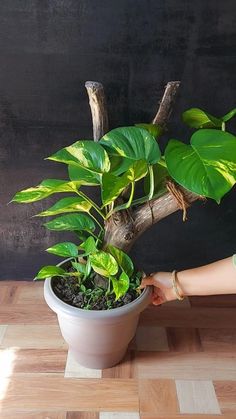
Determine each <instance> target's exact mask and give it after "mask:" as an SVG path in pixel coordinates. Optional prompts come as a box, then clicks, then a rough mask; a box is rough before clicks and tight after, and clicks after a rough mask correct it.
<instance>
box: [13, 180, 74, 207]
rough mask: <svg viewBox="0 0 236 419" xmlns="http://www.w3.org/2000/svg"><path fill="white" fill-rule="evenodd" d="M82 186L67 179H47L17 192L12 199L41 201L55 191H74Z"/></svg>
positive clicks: (24, 201) (21, 201) (22, 201)
mask: <svg viewBox="0 0 236 419" xmlns="http://www.w3.org/2000/svg"><path fill="white" fill-rule="evenodd" d="M79 186H80V183H79V182H67V181H66V180H64V181H63V180H58V179H47V180H44V181H43V182H42V183H40V185H38V186H35V187H32V188H28V189H24V190H23V191H20V192H17V193H16V195H15V196H14V197H13V199H12V201H14V202H18V203H29V202H36V201H40V200H41V199H44V198H47V197H49V196H50V195H52V194H54V193H59V192H74V191H75V190H77V189H78V188H79Z"/></svg>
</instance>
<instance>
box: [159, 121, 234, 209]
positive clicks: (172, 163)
mask: <svg viewBox="0 0 236 419" xmlns="http://www.w3.org/2000/svg"><path fill="white" fill-rule="evenodd" d="M190 143H191V145H186V144H183V143H182V142H180V141H177V140H171V141H170V142H169V144H168V145H167V148H166V151H165V158H166V163H167V167H168V170H169V172H170V175H171V176H172V177H173V178H174V179H175V180H176V182H178V183H179V184H180V185H182V186H184V187H185V188H187V189H189V190H190V191H192V192H195V193H197V194H199V195H203V196H206V197H209V198H213V199H215V200H216V201H217V202H218V203H219V202H220V200H221V198H222V197H223V196H224V195H225V194H226V193H227V192H228V191H229V190H230V189H231V188H232V186H233V185H234V184H235V181H236V137H235V136H234V135H232V134H229V133H228V132H223V131H220V130H214V129H209V130H208V129H202V130H199V131H196V132H195V133H194V134H193V135H192V137H191V140H190Z"/></svg>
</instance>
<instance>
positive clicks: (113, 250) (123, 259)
mask: <svg viewBox="0 0 236 419" xmlns="http://www.w3.org/2000/svg"><path fill="white" fill-rule="evenodd" d="M106 250H107V251H108V252H109V253H110V254H111V255H112V256H113V257H114V258H115V260H116V262H117V263H118V265H119V267H120V268H121V269H122V270H123V271H124V272H125V273H126V274H127V275H128V277H131V275H132V274H133V272H134V265H133V262H132V260H131V259H130V257H129V256H128V255H127V254H126V253H125V252H123V251H122V250H120V249H118V247H115V246H112V245H111V244H109V245H108V246H107V247H106Z"/></svg>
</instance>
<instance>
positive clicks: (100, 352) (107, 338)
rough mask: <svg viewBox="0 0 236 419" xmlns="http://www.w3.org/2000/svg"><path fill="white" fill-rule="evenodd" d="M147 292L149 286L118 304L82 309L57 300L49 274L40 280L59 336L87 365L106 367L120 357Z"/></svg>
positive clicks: (79, 360)
mask: <svg viewBox="0 0 236 419" xmlns="http://www.w3.org/2000/svg"><path fill="white" fill-rule="evenodd" d="M64 263H65V262H64ZM60 265H62V264H60ZM150 296H151V287H147V288H146V289H145V290H144V291H143V292H142V294H141V295H140V296H139V297H138V298H137V299H136V300H134V301H132V302H131V303H129V304H126V305H124V306H122V307H118V308H113V309H110V310H83V309H80V308H77V307H73V306H71V305H69V304H66V303H64V302H63V301H62V300H60V299H59V298H58V297H57V296H56V295H55V293H54V291H53V289H52V285H51V278H48V279H46V280H45V284H44V297H45V300H46V302H47V304H48V305H49V307H50V308H51V309H52V310H53V311H54V312H55V313H57V317H58V321H59V325H60V328H61V333H62V336H63V337H64V339H65V341H66V342H67V343H68V345H69V349H70V351H71V353H72V355H73V356H74V358H75V360H76V361H77V362H78V363H79V364H81V365H83V366H85V367H88V368H98V369H103V368H110V367H112V366H114V365H116V364H117V363H119V362H120V361H121V359H122V358H123V357H124V355H125V353H126V350H127V346H128V344H129V342H130V341H131V339H132V338H133V337H134V335H135V332H136V329H137V324H138V320H139V315H140V313H141V312H142V311H143V310H144V309H145V308H146V307H147V306H148V304H149V303H150Z"/></svg>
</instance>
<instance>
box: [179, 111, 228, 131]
mask: <svg viewBox="0 0 236 419" xmlns="http://www.w3.org/2000/svg"><path fill="white" fill-rule="evenodd" d="M182 119H183V122H184V123H185V124H187V125H188V126H189V127H191V128H197V129H198V128H221V126H222V119H221V118H216V117H215V116H213V115H210V114H209V113H207V112H205V111H203V110H202V109H199V108H191V109H188V110H187V111H185V112H184V113H183V114H182Z"/></svg>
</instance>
